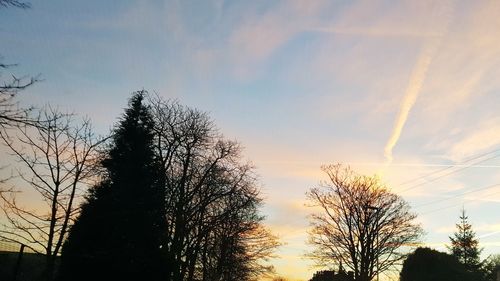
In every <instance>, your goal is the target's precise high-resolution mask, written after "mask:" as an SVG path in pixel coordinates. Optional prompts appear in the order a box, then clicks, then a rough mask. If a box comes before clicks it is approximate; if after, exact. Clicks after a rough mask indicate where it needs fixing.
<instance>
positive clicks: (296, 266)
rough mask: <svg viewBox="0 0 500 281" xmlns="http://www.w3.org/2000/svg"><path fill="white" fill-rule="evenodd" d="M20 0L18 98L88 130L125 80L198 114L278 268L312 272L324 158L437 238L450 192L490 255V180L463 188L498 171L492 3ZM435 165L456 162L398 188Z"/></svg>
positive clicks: (498, 40) (121, 95)
mask: <svg viewBox="0 0 500 281" xmlns="http://www.w3.org/2000/svg"><path fill="white" fill-rule="evenodd" d="M31 3H32V9H29V10H19V9H1V10H0V36H1V38H2V43H1V44H0V54H2V56H3V57H4V61H5V62H16V63H19V66H18V67H17V68H15V72H16V74H19V75H21V74H38V73H40V74H41V77H42V78H43V79H44V80H43V82H40V83H38V84H37V85H35V86H34V87H32V88H30V89H29V90H28V91H25V92H24V93H23V95H22V99H23V102H25V103H27V104H44V103H51V104H55V105H58V106H60V107H61V108H63V109H67V110H70V111H75V112H77V113H79V114H82V115H88V116H90V117H91V118H92V120H93V122H94V124H95V126H96V128H97V129H98V130H99V131H100V132H101V133H105V132H107V130H108V129H109V128H110V127H111V126H112V124H113V123H114V121H115V120H116V118H117V117H118V116H119V115H120V113H121V111H122V108H123V107H124V106H125V105H126V102H127V98H128V97H129V96H130V93H131V92H132V91H135V90H139V89H146V90H149V91H157V92H158V93H159V94H161V95H162V96H164V97H170V98H176V99H178V100H179V101H180V102H182V103H184V104H186V105H189V106H193V107H197V108H199V109H200V110H204V111H208V112H210V114H211V116H212V117H213V118H214V120H215V121H216V123H217V125H218V127H219V128H220V130H221V132H223V133H224V134H225V135H226V136H227V137H228V138H231V139H237V140H239V141H240V142H241V143H242V144H243V145H244V147H245V148H246V150H245V156H246V157H247V158H248V159H249V160H251V161H252V162H253V163H254V164H255V165H256V167H257V171H258V173H259V174H260V180H261V184H262V186H263V194H264V195H265V197H266V206H265V208H264V210H263V211H264V213H265V214H266V215H267V218H268V220H267V224H268V225H269V226H270V227H271V228H272V229H273V230H274V231H275V232H277V233H278V234H279V235H280V236H281V237H282V240H283V241H284V242H286V243H287V244H286V245H284V246H283V247H282V248H281V249H280V251H279V255H280V256H281V258H279V259H277V260H276V261H274V262H275V265H276V269H277V273H278V274H280V275H282V276H285V277H289V278H290V279H291V280H307V279H308V278H309V277H310V276H311V274H312V272H313V271H314V270H313V269H311V268H310V267H309V266H310V262H308V261H307V260H305V259H304V258H303V257H302V255H303V254H304V253H305V252H306V251H307V249H308V248H307V245H306V244H305V240H306V239H307V235H306V230H307V226H308V222H307V217H306V216H307V214H308V213H309V212H310V211H311V210H309V209H308V208H306V207H304V203H305V201H304V200H305V196H304V194H305V192H306V191H307V190H308V189H309V188H310V187H313V186H316V185H317V184H318V182H319V181H320V180H321V179H323V175H322V174H321V171H320V165H321V164H328V163H337V162H341V163H346V164H350V165H351V166H352V167H353V168H354V169H356V170H358V171H359V172H362V173H366V174H375V173H379V174H380V175H381V178H382V180H383V181H384V182H386V183H387V184H388V185H389V186H391V187H392V189H393V190H394V191H395V192H398V193H400V194H401V195H402V196H403V197H404V198H405V199H406V200H408V202H410V203H411V205H412V206H414V207H415V208H414V211H416V212H417V213H419V214H420V216H419V221H420V222H421V223H422V224H423V227H424V229H425V231H426V232H427V234H426V236H425V237H424V242H425V243H426V244H427V245H430V246H432V247H435V248H438V249H440V250H445V247H444V243H447V242H448V236H449V235H450V234H451V233H452V232H453V230H454V223H455V222H456V221H457V220H458V216H459V210H460V209H461V208H462V206H464V207H465V208H466V209H467V211H468V213H469V217H470V220H471V222H472V223H473V225H474V227H475V229H476V231H477V232H478V235H479V236H481V237H482V236H484V235H487V236H484V237H483V238H481V244H482V245H483V246H484V247H485V250H484V256H487V255H488V254H491V253H500V234H492V233H495V232H497V231H500V221H499V216H498V210H499V207H500V206H499V203H500V191H499V190H500V186H496V187H492V188H489V189H483V190H480V191H477V192H471V191H474V189H476V188H482V187H487V186H490V185H493V184H497V183H500V173H499V169H500V168H499V167H500V113H499V111H498V108H499V106H500V93H499V92H500V82H499V80H498V77H500V53H499V50H500V14H499V13H500V12H499V11H500V5H499V4H498V3H496V2H495V1H397V3H396V2H394V1H381V0H375V1H327V0H324V1H322V0H312V1H306V0H287V1H237V0H235V1H223V0H214V1H208V0H207V1H180V0H179V1H90V0H89V1H35V0H34V1H31ZM405 108H406V110H405ZM398 122H399V123H398ZM397 124H400V125H401V126H400V129H401V131H400V134H397V131H398V130H397V128H398V125H397ZM391 139H392V140H393V142H392V145H390V143H391V141H390V140H391ZM388 151H389V152H390V153H389V154H390V155H392V161H390V159H389V158H390V157H388V153H387V152H388ZM490 151H492V153H491V154H488V155H485V156H484V157H482V158H478V159H477V160H475V161H469V162H467V161H466V160H467V159H470V158H471V157H475V156H478V155H482V154H485V153H487V152H490ZM495 156H499V157H495ZM487 158H491V159H489V160H485V161H483V162H481V163H478V164H476V165H472V164H474V163H476V162H479V161H481V160H484V159H487ZM439 165H445V166H446V165H465V167H464V169H463V170H460V171H457V172H455V173H451V174H449V175H444V176H443V174H446V173H448V172H447V171H454V169H458V168H454V169H450V170H447V171H444V172H441V173H436V174H433V175H432V174H431V175H430V176H427V177H424V180H423V181H422V182H425V181H428V182H427V183H425V184H421V185H419V186H416V187H414V188H413V189H411V190H407V191H404V190H405V189H407V188H408V187H412V186H414V185H416V184H420V183H421V182H420V181H412V182H411V183H410V184H406V185H401V183H404V182H405V181H409V180H412V179H415V178H418V177H420V178H422V176H425V175H429V173H432V172H435V171H438V170H439V169H442V168H443V167H440V166H439ZM471 165H472V166H471ZM469 166H470V167H469ZM403 191H404V192H403ZM466 192H470V193H466ZM464 193H465V194H464ZM449 197H453V198H451V199H448V200H444V201H439V202H435V201H436V200H441V199H446V198H449ZM433 202H435V203H433ZM430 203H432V204H430ZM423 204H427V205H423ZM419 205H420V207H418V206H419ZM438 209H441V210H438ZM436 210H437V211H436Z"/></svg>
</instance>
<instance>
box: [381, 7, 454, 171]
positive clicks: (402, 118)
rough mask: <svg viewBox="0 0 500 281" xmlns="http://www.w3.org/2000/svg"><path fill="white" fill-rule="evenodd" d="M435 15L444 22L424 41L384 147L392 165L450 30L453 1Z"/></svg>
mask: <svg viewBox="0 0 500 281" xmlns="http://www.w3.org/2000/svg"><path fill="white" fill-rule="evenodd" d="M435 16H436V17H437V18H442V19H443V23H442V24H441V28H440V29H439V30H438V32H437V33H436V34H437V35H436V36H433V37H430V39H428V41H427V42H425V43H424V46H423V47H422V51H421V53H420V55H419V56H418V59H417V62H416V64H415V67H414V68H413V71H412V74H411V76H410V81H409V83H408V86H407V88H406V91H405V95H404V99H403V102H402V103H401V107H400V109H399V113H398V116H397V118H396V121H395V123H394V127H393V129H392V133H391V136H390V137H389V140H388V141H387V143H386V145H385V148H384V156H385V158H386V165H390V164H391V163H392V161H393V155H392V150H393V149H394V146H395V145H396V144H397V142H398V140H399V138H400V137H401V133H402V131H403V127H404V125H405V123H406V121H407V120H408V115H409V114H410V111H411V109H412V107H413V105H415V102H416V101H417V97H418V95H419V93H420V90H421V89H422V86H423V84H424V80H425V77H426V74H427V71H428V69H429V66H430V65H431V63H432V60H433V58H434V56H435V55H436V53H437V51H438V49H439V46H440V45H441V42H442V40H443V38H444V36H445V35H446V33H447V31H448V25H449V23H450V21H451V18H452V5H451V2H444V3H443V5H442V6H441V7H440V9H439V10H438V11H437V14H436V15H435Z"/></svg>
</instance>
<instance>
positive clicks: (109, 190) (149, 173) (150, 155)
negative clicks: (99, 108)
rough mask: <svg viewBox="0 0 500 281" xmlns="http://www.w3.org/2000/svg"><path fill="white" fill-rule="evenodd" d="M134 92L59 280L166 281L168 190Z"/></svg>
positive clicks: (149, 125)
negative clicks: (164, 236)
mask: <svg viewBox="0 0 500 281" xmlns="http://www.w3.org/2000/svg"><path fill="white" fill-rule="evenodd" d="M144 94H145V93H144V92H137V93H135V94H134V95H133V96H132V98H131V99H130V102H129V107H128V108H127V109H126V111H125V114H124V116H123V117H122V119H121V120H120V122H119V124H118V126H117V127H116V128H115V129H114V134H113V137H112V143H111V145H110V147H109V149H108V151H107V153H106V155H105V157H104V160H102V166H103V168H104V170H105V175H104V177H103V180H102V181H101V182H100V183H99V184H98V185H97V186H95V187H94V188H92V189H91V191H90V193H89V194H88V196H87V198H86V202H85V203H84V204H83V206H82V211H81V214H80V217H79V218H78V219H77V221H76V222H75V224H74V226H73V227H72V229H71V232H70V235H69V237H68V240H67V242H66V243H65V246H64V248H63V252H62V260H61V268H60V276H59V277H60V280H153V281H154V280H165V278H166V276H165V272H166V271H165V269H166V266H167V264H166V262H165V259H164V258H163V255H162V249H161V248H162V241H163V239H162V235H163V234H164V233H165V221H166V220H165V214H164V209H165V207H164V198H165V195H164V189H163V186H162V185H161V183H160V182H159V179H160V178H161V177H160V176H159V175H160V174H159V171H160V170H159V166H158V163H157V162H156V160H155V156H154V151H153V148H152V141H153V131H152V130H153V121H152V118H151V115H150V112H149V109H148V107H146V106H145V105H144V104H143V99H144Z"/></svg>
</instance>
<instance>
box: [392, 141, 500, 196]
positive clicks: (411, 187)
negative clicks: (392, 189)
mask: <svg viewBox="0 0 500 281" xmlns="http://www.w3.org/2000/svg"><path fill="white" fill-rule="evenodd" d="M497 151H500V150H497ZM495 152H496V151H495ZM487 154H491V153H487ZM487 154H484V155H481V156H480V157H477V158H481V157H484V156H485V155H487ZM499 156H500V155H493V156H491V157H488V158H486V159H482V160H480V161H477V162H474V163H471V164H470V165H466V166H464V167H461V168H458V169H455V170H451V171H450V172H448V173H446V174H442V175H439V176H437V177H434V178H432V179H429V180H427V181H425V182H421V183H418V184H414V185H412V186H410V187H408V188H405V189H403V190H401V191H399V193H403V192H406V191H409V190H412V189H415V188H417V187H420V186H422V185H426V184H428V183H431V182H434V181H437V180H438V179H441V178H443V177H446V176H449V175H451V174H455V173H458V172H460V171H463V170H465V169H467V168H470V167H472V166H474V165H476V164H479V163H483V162H486V161H488V160H491V159H494V158H497V157H499ZM452 167H453V166H452ZM449 168H450V167H447V168H445V169H441V170H440V171H439V172H443V171H446V170H448V169H449ZM431 174H432V173H431ZM425 177H428V175H426V176H424V177H421V178H422V179H423V178H425ZM419 179H420V178H419Z"/></svg>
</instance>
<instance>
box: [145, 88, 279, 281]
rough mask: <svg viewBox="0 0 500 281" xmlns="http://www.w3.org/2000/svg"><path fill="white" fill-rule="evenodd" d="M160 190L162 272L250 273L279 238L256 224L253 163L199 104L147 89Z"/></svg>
mask: <svg viewBox="0 0 500 281" xmlns="http://www.w3.org/2000/svg"><path fill="white" fill-rule="evenodd" d="M150 103H151V105H152V107H153V116H154V120H155V142H154V143H155V149H156V153H157V155H158V156H159V158H160V159H161V163H162V167H163V174H162V176H163V178H162V181H163V182H164V186H165V190H166V218H167V235H166V243H165V250H166V254H167V257H168V264H169V265H170V267H169V274H168V276H169V279H168V280H174V281H178V280H190V281H191V280H227V281H230V280H241V281H244V280H253V279H256V278H257V277H258V276H259V275H261V274H265V273H267V272H270V270H271V267H270V266H266V265H264V262H265V261H266V260H267V259H268V258H269V257H270V256H271V254H272V252H273V250H274V249H275V248H276V247H277V245H278V242H277V239H276V237H275V236H273V235H272V234H271V233H270V232H269V231H268V230H266V229H265V228H264V227H263V226H262V220H263V217H262V216H260V215H259V214H258V208H259V207H260V205H261V201H262V200H261V199H260V197H259V191H258V189H257V187H256V186H257V182H256V178H255V175H254V173H253V167H252V166H251V165H249V164H246V163H241V162H242V161H241V158H242V157H241V148H240V145H239V144H238V143H236V142H234V141H228V140H226V139H224V138H223V136H222V135H221V134H220V133H218V132H217V130H216V128H215V126H214V125H213V123H212V121H211V120H210V119H209V117H208V116H207V115H206V114H205V113H203V112H200V111H198V110H195V109H190V108H187V107H184V106H181V105H179V104H178V103H177V102H172V101H165V100H162V99H161V98H159V97H158V96H152V97H151V100H150Z"/></svg>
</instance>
